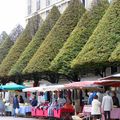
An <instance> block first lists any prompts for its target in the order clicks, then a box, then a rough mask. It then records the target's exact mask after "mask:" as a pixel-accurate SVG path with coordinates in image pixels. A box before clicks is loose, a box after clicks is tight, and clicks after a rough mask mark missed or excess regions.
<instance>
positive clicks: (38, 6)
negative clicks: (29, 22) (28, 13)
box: [36, 0, 40, 10]
mask: <svg viewBox="0 0 120 120" xmlns="http://www.w3.org/2000/svg"><path fill="white" fill-rule="evenodd" d="M36 9H37V10H39V9H40V0H36Z"/></svg>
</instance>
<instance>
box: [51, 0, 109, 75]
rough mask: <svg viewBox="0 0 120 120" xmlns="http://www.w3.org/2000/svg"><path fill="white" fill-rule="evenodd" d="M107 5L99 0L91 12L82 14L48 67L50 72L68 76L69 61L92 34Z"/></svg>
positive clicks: (103, 0)
mask: <svg viewBox="0 0 120 120" xmlns="http://www.w3.org/2000/svg"><path fill="white" fill-rule="evenodd" d="M108 5H109V4H108V1H107V0H101V1H99V2H98V4H96V5H94V6H93V7H92V8H91V10H89V11H86V12H85V13H84V15H83V16H82V18H81V19H80V20H79V22H78V24H77V26H76V27H75V29H74V30H73V32H72V33H71V35H70V37H69V38H68V39H67V42H66V43H65V44H64V46H63V48H62V49H61V50H60V52H59V53H58V55H57V56H56V57H55V59H54V60H53V61H52V63H51V66H50V69H51V70H52V71H54V72H59V73H61V74H66V75H68V74H70V71H71V69H70V63H71V61H72V60H73V59H74V58H75V57H76V56H77V55H78V53H79V51H80V50H81V49H82V47H83V46H84V45H85V43H86V42H87V40H88V39H89V37H90V36H91V34H92V33H93V31H94V29H95V28H96V26H97V24H98V22H99V20H100V19H101V18H102V16H103V15H104V13H105V10H106V9H107V8H108Z"/></svg>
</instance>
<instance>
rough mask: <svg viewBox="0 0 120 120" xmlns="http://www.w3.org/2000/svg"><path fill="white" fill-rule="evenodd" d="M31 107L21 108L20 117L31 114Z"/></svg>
mask: <svg viewBox="0 0 120 120" xmlns="http://www.w3.org/2000/svg"><path fill="white" fill-rule="evenodd" d="M31 108H32V107H31V106H20V108H19V114H20V115H26V113H30V112H31Z"/></svg>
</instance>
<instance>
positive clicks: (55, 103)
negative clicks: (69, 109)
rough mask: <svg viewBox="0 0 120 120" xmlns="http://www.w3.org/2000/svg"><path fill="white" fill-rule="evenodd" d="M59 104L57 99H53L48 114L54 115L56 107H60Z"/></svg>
mask: <svg viewBox="0 0 120 120" xmlns="http://www.w3.org/2000/svg"><path fill="white" fill-rule="evenodd" d="M59 108H60V107H59V104H58V101H57V99H56V100H55V101H53V102H52V103H51V104H50V106H49V107H48V116H51V117H52V116H54V109H57V110H58V109H59Z"/></svg>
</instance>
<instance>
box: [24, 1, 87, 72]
mask: <svg viewBox="0 0 120 120" xmlns="http://www.w3.org/2000/svg"><path fill="white" fill-rule="evenodd" d="M84 11H85V8H84V6H83V5H82V4H81V3H80V1H79V0H72V1H71V2H70V4H69V6H68V7H67V9H66V10H65V11H64V13H63V15H62V16H61V17H60V18H59V20H58V21H57V23H56V24H55V26H54V27H53V29H52V30H51V32H50V33H49V34H48V36H47V37H46V39H45V40H44V41H43V43H42V44H41V46H40V47H39V49H38V50H37V52H36V53H35V55H34V56H33V58H32V59H31V60H30V62H29V63H28V65H27V67H26V68H25V70H24V73H33V72H45V71H48V67H49V66H50V63H51V61H52V60H53V59H54V57H55V56H56V55H57V53H58V52H59V50H60V48H61V47H62V46H63V44H64V42H65V41H66V40H67V38H68V37H69V35H70V33H71V32H72V30H73V29H74V27H75V26H76V24H77V22H78V20H79V18H80V17H81V16H82V14H83V13H84Z"/></svg>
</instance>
